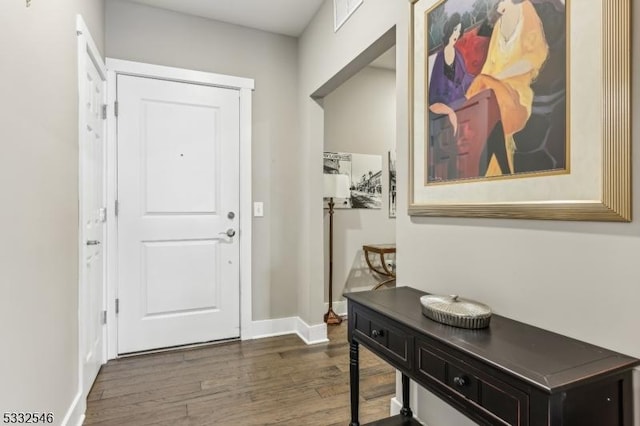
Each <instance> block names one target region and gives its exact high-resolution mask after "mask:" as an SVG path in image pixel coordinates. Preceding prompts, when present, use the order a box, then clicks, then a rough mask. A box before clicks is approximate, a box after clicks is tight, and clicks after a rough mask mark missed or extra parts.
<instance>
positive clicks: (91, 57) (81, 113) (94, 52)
mask: <svg viewBox="0 0 640 426" xmlns="http://www.w3.org/2000/svg"><path fill="white" fill-rule="evenodd" d="M76 34H77V37H78V41H77V43H78V365H79V372H78V388H79V395H78V396H79V398H80V399H79V401H78V403H80V404H82V407H84V404H85V399H86V396H87V394H88V393H89V390H90V389H85V388H84V356H85V354H84V353H83V351H84V347H85V344H86V342H85V341H84V337H83V336H84V335H85V333H84V331H85V329H86V328H87V327H90V325H89V324H87V323H86V321H85V319H86V315H85V311H84V307H83V306H82V305H81V304H82V301H83V300H84V299H85V297H84V296H85V286H84V280H85V278H86V274H85V272H86V271H85V267H84V265H85V256H84V250H83V247H85V240H86V237H85V232H84V231H85V229H84V228H85V227H84V223H85V221H86V220H85V217H84V181H83V177H84V174H83V170H84V168H85V167H86V164H85V161H84V159H85V155H84V152H85V144H84V143H83V141H84V135H85V134H86V128H87V113H86V108H84V106H83V103H84V102H85V97H86V95H87V93H86V91H87V87H86V84H85V79H84V77H83V76H84V75H86V72H87V71H86V70H87V64H88V61H91V62H93V64H94V65H95V67H96V69H97V71H98V73H99V74H100V78H101V79H102V82H103V89H104V90H103V94H104V95H103V99H102V100H101V104H105V103H106V102H107V97H106V92H107V68H106V66H105V63H104V61H103V59H102V56H101V55H100V51H99V50H98V48H97V46H96V44H95V42H94V40H93V38H92V37H91V33H90V32H89V28H88V27H87V25H86V23H85V22H84V19H83V18H82V16H81V15H76ZM106 133H107V123H106V121H105V120H102V134H103V143H104V144H105V145H104V148H103V149H104V152H103V163H102V167H103V170H105V167H106V162H105V161H106V143H107V134H106ZM102 176H103V189H105V188H106V185H105V182H104V181H105V180H106V176H105V175H104V173H103V175H102ZM104 202H105V198H104V191H103V199H102V204H103V205H104ZM104 236H105V241H102V243H103V248H102V250H103V252H102V253H103V256H102V262H103V268H102V294H103V297H102V300H103V305H102V306H101V311H103V310H104V309H105V307H104V302H105V291H106V282H107V281H106V261H105V259H106V251H107V246H106V229H105V234H104ZM106 337H107V333H106V329H105V327H104V326H103V328H102V341H103V351H102V353H101V354H99V355H98V356H99V357H100V362H101V364H104V363H105V362H106V361H107V339H106ZM82 412H83V413H84V408H82Z"/></svg>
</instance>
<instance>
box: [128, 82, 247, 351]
mask: <svg viewBox="0 0 640 426" xmlns="http://www.w3.org/2000/svg"><path fill="white" fill-rule="evenodd" d="M239 99H240V95H239V92H238V91H237V90H233V89H224V88H219V87H212V86H205V85H197V84H189V83H183V82H176V81H167V80H159V79H153V78H145V77H134V76H127V75H118V77H117V100H118V122H117V128H118V205H119V214H118V244H119V247H118V265H119V281H118V283H119V284H118V299H119V314H118V353H120V354H123V353H130V352H136V351H142V350H149V349H155V348H164V347H170V346H176V345H184V344H191V343H198V342H207V341H212V340H219V339H227V338H233V337H239V336H240V297H239V296H240V282H239V266H240V265H239V243H238V240H239V238H238V232H239V229H238V224H239V220H238V210H239V189H240V188H239V140H240V130H239V129H240V111H239V105H240V101H239ZM227 232H228V233H227ZM234 233H235V235H234Z"/></svg>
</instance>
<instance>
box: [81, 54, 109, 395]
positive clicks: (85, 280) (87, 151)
mask: <svg viewBox="0 0 640 426" xmlns="http://www.w3.org/2000/svg"><path fill="white" fill-rule="evenodd" d="M85 63H86V70H85V73H84V85H85V90H84V92H83V96H84V99H83V100H82V101H81V102H80V108H83V109H84V111H83V117H84V122H85V124H86V128H85V129H84V134H82V136H81V139H80V144H81V148H80V152H81V155H82V162H81V167H82V169H81V175H80V178H81V181H80V186H81V194H82V195H81V197H82V206H81V208H82V211H81V216H80V217H81V223H82V235H81V247H80V250H81V253H82V261H83V265H82V267H81V274H82V276H81V280H80V285H81V286H82V288H81V291H80V295H81V300H80V301H79V305H80V314H81V317H82V319H83V326H82V327H81V333H82V339H81V344H82V346H83V347H82V349H81V353H82V357H83V359H82V364H83V374H82V379H83V390H85V391H86V392H88V390H89V389H91V386H92V385H93V382H94V380H95V378H96V376H97V374H98V371H99V369H100V366H101V365H102V356H103V352H104V339H103V327H104V325H103V322H102V311H103V306H104V294H103V293H104V285H103V283H104V256H103V249H104V248H103V242H104V222H103V219H104V209H103V207H104V184H105V182H104V152H105V150H104V144H105V137H104V136H105V135H104V128H105V124H104V120H103V118H102V105H103V104H104V103H105V81H104V79H103V78H102V77H101V76H100V73H99V72H98V70H97V68H96V66H95V64H94V63H93V61H92V59H91V57H90V56H89V55H87V57H86V59H85Z"/></svg>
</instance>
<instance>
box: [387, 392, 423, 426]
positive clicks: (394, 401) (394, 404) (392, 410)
mask: <svg viewBox="0 0 640 426" xmlns="http://www.w3.org/2000/svg"><path fill="white" fill-rule="evenodd" d="M401 408H402V402H400V401H399V400H398V398H397V397H395V396H394V397H393V398H391V404H389V415H391V416H396V415H398V414H400V409H401ZM412 410H413V408H412ZM413 418H414V419H415V420H417V421H418V422H420V424H422V425H424V426H427V424H426V423H425V422H423V421H422V420H420V419H419V418H417V417H416V413H415V412H414V413H413Z"/></svg>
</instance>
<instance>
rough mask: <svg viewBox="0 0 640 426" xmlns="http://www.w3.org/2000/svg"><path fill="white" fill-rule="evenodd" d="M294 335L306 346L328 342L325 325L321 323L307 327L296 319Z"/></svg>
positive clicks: (307, 325)
mask: <svg viewBox="0 0 640 426" xmlns="http://www.w3.org/2000/svg"><path fill="white" fill-rule="evenodd" d="M296 333H298V336H300V338H301V339H302V340H304V342H305V343H306V344H307V345H315V344H316V343H324V342H328V341H329V339H328V338H327V324H325V323H321V324H316V325H309V324H307V323H306V322H304V321H303V320H302V318H300V317H298V321H297V322H296Z"/></svg>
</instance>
